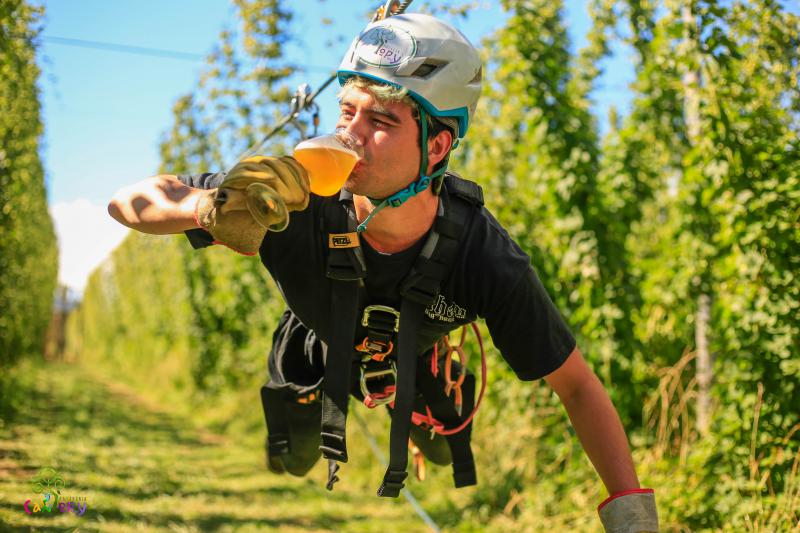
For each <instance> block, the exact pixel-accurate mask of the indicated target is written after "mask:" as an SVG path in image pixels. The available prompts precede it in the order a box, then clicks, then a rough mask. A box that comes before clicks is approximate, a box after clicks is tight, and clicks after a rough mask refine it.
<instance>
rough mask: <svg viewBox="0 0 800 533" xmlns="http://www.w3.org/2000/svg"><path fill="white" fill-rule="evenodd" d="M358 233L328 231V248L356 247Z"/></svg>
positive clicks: (357, 244) (357, 245)
mask: <svg viewBox="0 0 800 533" xmlns="http://www.w3.org/2000/svg"><path fill="white" fill-rule="evenodd" d="M359 246H360V244H359V242H358V233H356V232H355V231H354V232H353V233H329V234H328V248H335V249H341V248H358V247H359Z"/></svg>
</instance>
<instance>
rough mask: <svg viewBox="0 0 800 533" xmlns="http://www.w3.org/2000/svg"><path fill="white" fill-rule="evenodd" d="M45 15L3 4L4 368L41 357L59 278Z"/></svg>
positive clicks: (19, 4)
mask: <svg viewBox="0 0 800 533" xmlns="http://www.w3.org/2000/svg"><path fill="white" fill-rule="evenodd" d="M41 13H42V10H41V9H40V8H35V7H32V6H30V5H28V4H27V3H26V2H23V1H21V0H0V106H2V112H0V234H2V239H0V367H4V366H7V365H8V364H10V363H12V362H14V361H16V360H18V359H20V358H22V357H26V356H31V355H33V354H36V353H41V351H42V349H43V342H44V334H45V331H46V329H47V324H48V322H49V321H50V316H51V311H52V305H53V293H54V291H55V286H56V278H57V273H58V250H57V247H56V237H55V232H54V229H53V222H52V220H51V218H50V214H49V213H48V211H47V195H46V191H45V183H44V168H43V167H42V162H41V160H40V158H39V137H40V136H41V134H42V122H41V118H40V105H39V90H38V88H37V87H36V81H37V79H38V77H39V68H38V67H37V65H36V61H35V56H36V45H35V40H36V36H37V35H38V34H39V31H40V17H41Z"/></svg>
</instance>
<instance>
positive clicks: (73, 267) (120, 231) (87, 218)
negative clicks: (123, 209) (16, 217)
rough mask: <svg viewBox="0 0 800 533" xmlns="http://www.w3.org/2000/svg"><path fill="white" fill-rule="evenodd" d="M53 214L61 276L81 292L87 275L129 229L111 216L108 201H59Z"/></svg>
mask: <svg viewBox="0 0 800 533" xmlns="http://www.w3.org/2000/svg"><path fill="white" fill-rule="evenodd" d="M50 215H51V216H52V217H53V221H54V222H55V225H56V235H57V237H58V249H59V269H58V279H59V281H60V282H61V283H63V284H64V285H67V286H68V287H70V288H72V289H74V290H76V291H78V292H81V293H82V292H83V288H84V286H85V285H86V278H88V276H89V274H90V273H91V272H92V270H94V269H95V268H97V266H98V265H99V264H100V263H102V262H103V260H104V259H106V258H107V257H108V255H109V254H110V253H111V250H113V249H114V248H116V247H117V245H119V243H121V242H122V239H124V238H125V235H127V234H128V231H129V230H128V228H126V227H125V226H123V225H122V224H120V223H119V222H117V221H116V220H114V219H113V218H111V216H110V215H109V214H108V211H107V209H106V206H105V205H95V204H93V203H92V202H91V201H89V200H87V199H85V198H78V199H77V200H72V201H69V202H58V203H56V204H54V205H52V206H51V208H50Z"/></svg>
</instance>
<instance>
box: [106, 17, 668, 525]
mask: <svg viewBox="0 0 800 533" xmlns="http://www.w3.org/2000/svg"><path fill="white" fill-rule="evenodd" d="M339 81H340V83H341V84H342V85H343V88H342V91H341V92H340V95H339V96H340V117H339V122H338V124H337V128H344V129H345V130H346V131H347V132H349V133H350V134H351V135H353V136H355V138H356V139H357V140H358V143H359V144H360V145H361V146H362V147H363V151H364V154H363V157H361V158H360V160H359V161H358V163H357V164H356V166H355V168H354V169H353V171H352V172H351V174H350V175H349V177H348V178H347V181H346V182H345V184H344V186H343V190H342V192H341V194H339V195H338V196H334V197H325V198H323V197H319V196H316V195H314V194H309V182H308V176H307V175H306V172H305V171H304V169H303V168H302V167H301V166H300V165H299V164H298V163H297V162H296V161H294V160H293V159H292V158H288V157H282V158H272V157H263V156H260V157H256V158H250V159H247V160H245V161H243V162H241V163H239V164H238V165H236V166H235V167H234V168H233V169H231V171H230V172H229V173H228V174H227V175H225V174H203V175H201V176H182V177H176V176H157V177H155V178H150V179H148V180H145V181H143V182H141V183H139V184H136V185H134V186H133V187H130V188H125V189H122V190H121V191H120V192H119V193H117V195H116V196H115V198H114V199H113V200H112V201H111V203H110V204H109V212H110V214H111V215H112V216H113V217H114V218H115V219H117V220H118V221H120V222H121V223H123V224H125V225H127V226H129V227H131V228H133V229H136V230H139V231H143V232H146V233H155V234H166V233H179V232H181V231H185V232H186V233H187V236H188V237H189V239H190V241H191V242H192V244H193V246H195V247H196V248H200V247H204V246H208V245H210V244H215V243H221V244H225V245H227V246H229V247H231V248H233V249H235V250H237V251H239V252H242V253H246V254H255V253H259V255H260V259H261V261H262V262H263V263H264V265H265V267H266V268H267V269H268V270H269V271H270V273H271V274H272V276H273V277H274V278H275V280H276V282H277V283H278V286H279V288H280V290H281V292H282V294H283V296H284V298H285V299H286V301H287V303H288V305H289V308H290V310H289V311H287V312H286V313H285V314H284V316H283V318H282V320H281V323H280V324H279V327H278V330H277V331H276V333H275V337H274V342H273V349H272V352H271V353H270V361H269V364H270V375H271V381H270V383H269V384H268V385H267V386H266V387H265V388H264V389H263V390H262V399H263V401H264V404H265V415H266V417H267V423H268V427H269V432H270V436H269V446H268V464H269V466H270V468H271V469H272V470H273V471H278V472H282V471H288V472H290V473H293V474H296V475H302V474H305V472H307V471H308V469H309V468H310V467H311V466H312V465H313V464H314V463H315V462H316V461H317V459H318V458H319V455H320V451H319V450H322V452H323V454H324V456H325V457H326V458H327V459H329V461H330V463H329V466H330V471H329V488H330V487H332V485H333V483H334V482H335V481H336V479H337V477H336V471H337V469H338V467H337V466H336V464H337V462H344V461H346V460H347V452H346V443H345V441H344V422H345V420H346V414H347V396H348V394H350V393H352V394H353V395H355V396H357V397H359V399H364V400H365V401H367V402H369V401H372V402H373V403H388V402H389V401H390V402H391V403H390V405H391V407H392V434H391V458H390V466H389V469H388V470H387V473H386V476H385V477H384V482H383V484H382V485H381V489H380V490H379V494H380V495H384V496H386V495H388V496H396V495H397V494H398V493H399V490H400V489H401V488H402V486H403V480H404V478H405V476H406V473H405V467H406V461H407V451H406V448H405V446H406V445H407V441H408V437H409V436H410V437H411V439H412V441H414V443H415V444H417V445H418V446H419V447H420V448H421V449H422V450H423V452H424V453H425V454H426V455H427V456H428V457H429V458H430V459H432V460H433V461H434V462H437V463H444V464H448V463H452V464H453V468H454V479H455V483H456V486H464V485H470V484H474V483H475V473H474V465H473V463H472V455H471V451H470V450H469V444H468V441H469V429H467V430H466V431H462V432H460V433H459V432H456V433H455V434H451V435H448V436H447V438H446V439H445V438H442V437H441V436H437V438H435V439H433V440H431V439H429V438H428V433H426V432H425V431H423V430H422V429H420V428H419V427H417V425H416V424H417V423H419V417H417V418H416V419H414V418H413V417H412V416H411V415H412V412H413V413H414V414H416V413H417V412H419V411H420V410H425V409H428V410H429V412H430V409H432V410H433V411H434V412H433V415H429V417H428V419H427V420H428V422H431V420H432V419H433V418H440V419H441V420H443V421H444V423H442V424H440V426H443V427H444V428H451V429H452V428H453V427H455V426H459V427H461V426H464V427H468V425H469V419H468V415H469V413H468V412H465V411H462V409H461V404H458V405H455V404H454V403H453V401H452V400H449V399H448V398H447V395H445V394H444V393H443V392H442V391H441V377H440V376H439V377H436V376H438V374H437V369H439V368H442V365H443V363H442V361H441V360H439V359H437V358H436V357H435V356H434V355H432V350H431V349H430V347H431V346H433V345H436V346H437V347H438V346H439V345H440V344H437V343H439V339H441V338H442V336H443V335H445V334H447V333H448V332H449V331H450V330H452V329H454V328H455V327H457V326H460V325H464V324H468V323H470V322H471V321H473V320H475V319H476V318H477V317H478V316H480V317H483V318H485V320H486V323H487V325H488V328H489V331H490V333H491V334H492V338H493V340H494V343H495V345H496V346H497V347H498V348H499V349H500V351H501V353H502V354H503V356H504V358H505V359H506V361H507V362H508V363H509V364H510V366H511V367H512V368H513V369H514V371H515V372H516V374H517V375H518V377H519V378H520V379H522V380H533V379H539V378H541V377H544V379H545V380H546V381H547V383H548V384H550V386H552V387H553V389H554V390H555V391H556V393H557V394H558V395H559V397H560V399H561V401H562V403H563V404H564V407H565V408H566V410H567V412H568V414H569V417H570V420H571V421H572V423H573V425H574V427H575V430H576V432H577V434H578V437H579V438H580V441H581V443H582V445H583V447H584V450H585V451H586V454H587V456H588V457H589V459H590V460H591V461H592V463H593V465H594V466H595V468H596V470H597V472H598V474H599V475H600V477H601V478H602V480H603V482H604V484H605V486H606V488H607V489H608V491H609V493H610V494H611V497H610V498H609V499H608V500H607V501H606V502H604V503H603V504H602V505H601V508H600V509H599V510H600V515H601V519H602V521H603V524H604V526H605V527H606V529H607V530H609V531H625V532H628V531H631V532H633V531H655V530H657V529H658V525H657V517H656V509H655V500H654V497H653V491H652V490H651V489H641V488H639V482H638V479H637V477H636V473H635V470H634V466H633V462H632V459H631V455H630V451H629V449H628V443H627V439H626V436H625V432H624V430H623V428H622V426H621V423H620V420H619V418H618V416H617V413H616V411H615V409H614V407H613V405H612V404H611V401H610V400H609V397H608V395H607V394H606V392H605V390H604V389H603V386H602V385H601V383H600V382H599V380H598V379H597V377H596V376H595V374H594V373H593V372H592V371H591V369H590V368H589V367H588V366H587V364H586V362H585V361H584V359H583V357H582V355H581V353H580V351H579V350H578V348H577V346H576V344H575V340H574V339H573V337H572V335H571V333H570V332H569V329H568V328H567V326H566V325H565V324H564V322H563V320H562V318H561V317H560V315H559V313H558V311H557V310H556V309H555V308H554V306H553V304H552V302H551V301H550V299H549V297H548V296H547V294H546V292H545V291H544V289H543V287H542V285H541V283H540V281H539V280H538V278H537V276H536V273H535V272H534V271H533V269H532V267H531V266H530V258H529V257H528V256H526V255H525V254H524V253H523V252H522V250H521V249H520V248H519V246H517V244H516V243H514V242H513V241H512V240H511V238H510V237H509V236H508V234H507V233H506V231H505V230H504V229H503V228H502V227H501V226H500V224H499V223H498V222H497V221H496V220H495V219H494V218H493V217H492V216H491V214H489V213H488V211H487V210H486V209H485V208H484V207H483V206H482V196H481V192H480V188H479V187H478V186H477V185H475V184H474V183H472V182H468V181H466V180H461V179H460V178H458V177H457V176H454V175H451V174H447V175H445V170H446V168H447V163H448V158H449V154H450V151H451V150H452V149H453V148H454V147H455V146H456V145H457V143H458V141H459V140H460V139H461V138H463V137H464V135H465V134H466V132H467V129H468V127H469V124H470V121H471V120H472V116H473V114H474V112H475V108H476V105H477V101H478V97H479V94H480V85H481V63H480V59H479V56H478V53H477V51H476V50H475V49H474V47H473V46H472V45H471V44H470V43H469V41H468V40H467V39H466V38H465V37H464V36H463V35H462V34H461V33H460V32H458V31H457V30H455V29H454V28H452V27H451V26H449V25H448V24H445V23H443V22H441V21H439V20H437V19H436V18H434V17H431V16H427V15H420V14H413V15H412V14H409V15H397V16H393V17H389V18H386V19H383V20H380V21H377V22H374V23H372V24H370V26H368V27H367V29H366V30H365V31H364V32H363V33H362V34H361V35H360V36H359V38H358V39H356V40H355V41H354V43H353V44H352V46H351V47H350V50H349V51H348V52H347V54H346V55H345V57H344V59H343V61H342V64H341V66H340V68H339ZM253 184H260V185H261V186H263V185H266V186H267V190H269V191H271V193H270V199H268V200H267V201H266V204H265V205H266V206H267V207H266V208H264V209H265V211H264V213H266V214H267V224H266V225H267V226H268V227H269V228H272V230H270V231H268V230H267V228H265V227H263V226H262V225H260V224H258V223H257V222H255V220H254V219H253V217H252V215H251V213H250V211H249V208H248V207H247V201H246V198H247V197H248V195H250V196H252V191H253V189H252V188H251V187H252V186H253ZM286 212H291V216H290V218H289V221H288V225H287V221H286V220H285V215H286ZM264 213H262V215H263V214H264ZM275 230H281V231H275ZM398 309H399V311H398ZM362 338H363V339H364V340H363V341H361V340H360V339H362ZM354 346H356V349H355V350H354V349H353V347H354ZM440 359H441V358H440ZM418 363H419V364H418ZM429 368H430V370H427V369H429ZM451 370H452V369H451V368H447V371H448V373H449V372H450V371H451ZM461 372H465V371H464V370H463V369H460V368H458V365H456V373H461ZM431 375H433V376H434V377H431ZM470 377H471V376H470ZM387 381H388V383H387ZM356 382H357V383H359V385H360V387H354V386H351V383H356ZM469 383H471V387H472V388H471V389H470V386H465V391H466V392H465V393H464V394H465V396H467V397H468V398H467V399H466V400H464V402H463V403H464V404H465V405H466V406H467V410H466V411H469V409H471V408H472V405H473V403H474V379H472V381H471V382H469ZM376 384H378V385H379V386H378V387H377V388H375V385H376ZM420 391H422V392H420ZM320 392H321V393H322V394H321V400H320V399H319V398H320ZM447 392H448V393H449V392H451V391H450V390H449V389H448V391H447ZM413 420H416V422H415V423H413V424H412V421H413ZM421 425H422V426H425V424H424V423H422V424H421ZM320 427H321V431H320ZM425 429H426V430H429V429H431V427H425ZM439 429H440V430H441V427H440V428H439ZM440 434H442V435H443V434H446V432H440ZM465 443H466V444H465Z"/></svg>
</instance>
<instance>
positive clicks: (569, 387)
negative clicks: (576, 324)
mask: <svg viewBox="0 0 800 533" xmlns="http://www.w3.org/2000/svg"><path fill="white" fill-rule="evenodd" d="M545 381H547V383H548V384H549V385H550V386H551V387H553V389H554V390H555V391H556V394H558V396H559V398H560V399H561V403H563V404H564V408H565V409H566V410H567V414H568V415H569V419H570V420H571V421H572V425H573V426H574V427H575V432H576V433H577V434H578V438H579V439H580V441H581V444H582V445H583V449H584V451H585V452H586V455H587V456H588V457H589V460H590V461H591V462H592V464H593V465H594V468H595V470H597V473H598V475H599V476H600V478H601V479H602V480H603V483H604V484H605V486H606V489H607V490H608V492H609V494H616V493H620V492H623V491H627V490H631V489H638V488H639V479H638V478H637V477H636V470H635V469H634V466H633V459H632V458H631V452H630V449H629V448H628V439H627V437H626V436H625V430H624V429H623V428H622V423H621V422H620V419H619V415H617V411H616V409H614V405H613V404H612V403H611V399H610V398H609V397H608V393H606V390H605V388H604V387H603V384H602V383H600V380H599V379H597V376H596V375H595V374H594V372H592V369H591V368H589V366H588V365H587V364H586V361H585V360H584V359H583V356H582V355H581V353H580V351H579V350H578V349H577V348H575V350H574V351H573V352H572V353H571V354H570V355H569V357H568V358H567V360H566V361H565V362H564V364H563V365H561V367H559V368H558V370H556V371H555V372H553V373H551V374H549V375H547V376H545Z"/></svg>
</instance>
